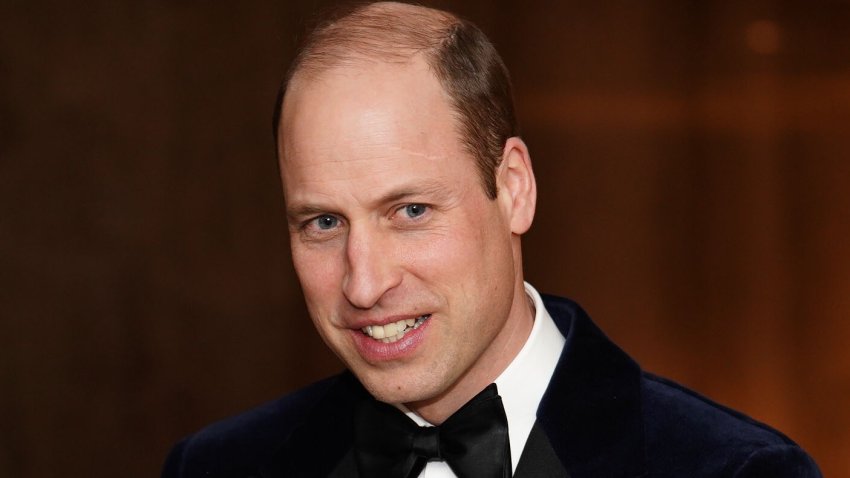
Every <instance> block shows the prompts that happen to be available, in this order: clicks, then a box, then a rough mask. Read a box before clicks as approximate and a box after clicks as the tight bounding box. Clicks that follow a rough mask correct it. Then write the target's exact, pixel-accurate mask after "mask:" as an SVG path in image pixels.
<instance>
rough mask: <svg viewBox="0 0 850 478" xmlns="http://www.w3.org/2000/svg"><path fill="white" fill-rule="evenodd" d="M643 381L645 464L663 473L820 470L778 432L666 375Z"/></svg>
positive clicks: (802, 473) (810, 473) (801, 473)
mask: <svg viewBox="0 0 850 478" xmlns="http://www.w3.org/2000/svg"><path fill="white" fill-rule="evenodd" d="M641 383H642V387H641V388H642V390H641V393H642V400H641V401H642V405H643V407H642V408H643V414H644V420H643V422H644V427H645V430H644V432H645V437H646V449H647V460H648V465H649V468H650V469H653V470H664V473H663V474H662V476H735V477H741V478H744V477H768V476H770V477H783V476H786V477H819V476H821V475H820V472H819V471H818V468H817V465H815V463H814V461H812V459H811V458H810V457H809V456H808V455H807V454H806V453H805V452H804V451H803V450H802V449H801V448H800V447H799V446H798V445H797V444H796V443H794V442H793V441H792V440H791V439H789V438H788V437H786V436H785V435H783V434H782V433H781V432H779V431H777V430H775V429H773V428H771V427H769V426H767V425H765V424H763V423H760V422H758V421H756V420H754V419H752V418H750V417H748V416H746V415H744V414H743V413H740V412H737V411H735V410H732V409H730V408H727V407H724V406H722V405H719V404H717V403H715V402H713V401H711V400H709V399H708V398H706V397H703V396H702V395H700V394H698V393H696V392H694V391H692V390H689V389H687V388H685V387H683V386H681V385H679V384H677V383H675V382H673V381H670V380H667V379H665V378H662V377H658V376H656V375H653V374H650V373H643V374H642V380H641Z"/></svg>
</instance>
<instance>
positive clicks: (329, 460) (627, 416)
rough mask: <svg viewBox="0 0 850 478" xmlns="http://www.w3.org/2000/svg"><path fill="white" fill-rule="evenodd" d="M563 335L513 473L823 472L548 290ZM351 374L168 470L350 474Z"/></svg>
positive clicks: (197, 441)
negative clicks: (631, 351) (654, 365)
mask: <svg viewBox="0 0 850 478" xmlns="http://www.w3.org/2000/svg"><path fill="white" fill-rule="evenodd" d="M544 303H545V304H546V309H547V310H548V311H549V313H550V315H551V316H552V318H553V319H554V321H555V323H556V324H557V326H558V328H559V329H560V331H561V333H562V334H563V335H564V337H565V338H566V343H565V345H564V350H563V352H562V353H561V358H560V360H559V362H558V366H557V368H556V370H555V374H554V376H553V378H552V380H551V382H550V383H549V387H548V388H547V390H546V393H545V395H544V396H543V400H542V401H541V403H540V407H539V408H538V410H537V423H536V424H535V428H534V430H533V433H532V436H531V437H529V441H528V443H527V444H526V448H525V450H523V452H522V455H521V458H520V461H519V464H518V465H517V470H516V473H515V475H514V476H515V477H518V478H537V477H539V476H559V477H566V476H569V477H571V478H591V477H594V478H598V477H623V478H625V477H635V478H636V477H658V478H668V477H670V478H672V477H693V478H703V477H705V478H708V477H730V478H731V477H735V478H761V477H765V478H766V477H780V478H781V477H788V478H791V477H803V478H810V477H820V476H821V474H820V471H819V470H818V468H817V465H816V464H815V463H814V461H812V459H811V458H810V457H809V456H808V455H807V454H806V453H805V452H804V451H803V450H802V449H801V448H800V447H799V446H797V445H796V444H795V443H794V442H793V441H791V440H790V439H789V438H787V437H786V436H784V435H783V434H782V433H780V432H778V431H776V430H774V429H772V428H770V427H768V426H767V425H764V424H761V423H759V422H756V421H755V420H753V419H751V418H749V417H747V416H745V415H743V414H741V413H739V412H736V411H734V410H731V409H728V408H726V407H723V406H721V405H718V404H716V403H714V402H712V401H710V400H708V399H707V398H705V397H702V396H700V395H699V394H697V393H695V392H692V391H690V390H688V389H686V388H684V387H682V386H680V385H678V384H676V383H674V382H671V381H669V380H666V379H663V378H661V377H657V376H655V375H652V374H649V373H646V372H643V371H641V369H640V368H639V367H638V365H637V364H636V363H635V362H634V361H633V360H632V359H631V358H629V357H628V356H627V355H626V354H625V353H624V352H623V351H622V350H620V349H619V348H618V347H617V346H616V345H614V344H613V343H612V342H611V341H610V340H608V338H607V337H605V335H604V334H603V333H602V332H601V331H600V330H599V329H598V328H597V327H596V326H595V325H594V324H593V322H592V321H591V320H590V318H589V317H588V316H587V314H586V313H585V312H584V311H583V310H582V309H581V308H580V307H579V306H578V305H577V304H575V303H574V302H572V301H570V300H567V299H563V298H557V297H551V296H544ZM368 398H369V395H368V393H367V392H366V391H365V389H364V388H363V387H362V386H361V385H360V383H359V382H358V381H357V380H356V378H355V377H354V376H353V375H352V374H351V373H349V372H343V373H342V374H340V375H337V376H335V377H332V378H329V379H325V380H323V381H321V382H318V383H316V384H313V385H311V386H309V387H307V388H305V389H303V390H301V391H298V392H295V393H293V394H290V395H287V396H285V397H283V398H281V399H279V400H277V401H274V402H271V403H269V404H266V405H264V406H261V407H259V408H256V409H254V410H252V411H249V412H246V413H244V414H241V415H238V416H236V417H233V418H230V419H227V420H224V421H222V422H219V423H217V424H213V425H211V426H209V427H207V428H205V429H203V430H201V431H200V432H198V433H196V434H194V435H192V436H190V437H188V438H186V439H184V440H183V441H181V442H180V443H178V444H177V445H176V446H175V447H174V448H173V449H172V451H171V453H170V454H169V456H168V458H167V459H166V462H165V465H164V468H163V472H162V477H163V478H200V477H205V478H206V477H218V478H249V477H256V478H284V477H285V478H290V477H304V478H306V477H357V470H356V465H355V461H354V459H353V454H352V452H351V447H352V441H353V416H354V408H355V406H356V405H357V403H358V402H359V401H360V400H365V399H368Z"/></svg>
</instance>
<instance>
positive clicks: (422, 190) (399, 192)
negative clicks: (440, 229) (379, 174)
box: [286, 181, 450, 220]
mask: <svg viewBox="0 0 850 478" xmlns="http://www.w3.org/2000/svg"><path fill="white" fill-rule="evenodd" d="M449 195H450V190H449V188H447V187H446V186H445V185H443V184H440V183H438V182H437V181H421V182H417V183H414V184H405V185H402V186H400V187H398V188H396V189H392V190H390V191H388V192H387V193H386V194H384V195H383V196H380V197H378V198H377V199H375V200H374V201H371V202H370V205H371V206H372V207H375V206H378V205H381V204H387V203H393V202H397V201H402V200H405V199H409V198H412V197H421V196H430V197H435V196H436V197H445V196H449ZM333 212H334V208H333V207H326V206H322V205H320V204H311V203H305V204H295V205H294V206H293V207H291V208H289V207H288V208H287V209H286V215H287V216H288V217H289V219H290V220H297V219H300V218H303V217H308V216H315V215H319V214H327V213H333Z"/></svg>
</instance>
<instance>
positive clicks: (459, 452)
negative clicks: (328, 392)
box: [354, 383, 511, 478]
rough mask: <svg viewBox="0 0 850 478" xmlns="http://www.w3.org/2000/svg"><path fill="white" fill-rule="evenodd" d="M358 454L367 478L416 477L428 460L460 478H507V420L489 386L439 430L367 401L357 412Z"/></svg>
mask: <svg viewBox="0 0 850 478" xmlns="http://www.w3.org/2000/svg"><path fill="white" fill-rule="evenodd" d="M354 420H355V425H354V433H355V454H356V457H357V467H358V469H359V470H360V474H361V475H362V476H363V477H364V478H415V477H417V476H419V473H421V472H422V469H423V468H424V467H425V464H426V463H427V462H428V461H429V460H442V461H445V462H446V463H448V465H449V467H451V469H452V471H454V472H455V474H456V475H457V476H458V478H473V477H474V478H508V477H510V476H511V449H510V442H509V441H508V419H507V417H506V416H505V409H504V407H503V406H502V398H501V397H500V396H499V394H498V391H497V390H496V384H495V383H493V384H490V385H489V386H488V387H487V388H485V389H484V390H483V391H482V392H481V393H479V394H478V395H476V396H475V397H474V398H473V399H472V400H470V401H469V402H467V403H466V404H465V405H464V406H463V407H461V408H460V410H458V411H456V412H455V413H454V415H452V416H450V417H449V418H448V419H447V420H446V421H445V422H443V424H442V425H440V426H438V427H420V426H417V425H416V424H415V423H414V422H413V421H412V420H410V419H409V418H408V417H407V416H405V415H404V413H402V412H401V411H400V410H399V409H397V408H395V407H394V406H392V405H388V404H386V403H382V402H379V401H377V400H365V401H364V402H362V403H361V404H360V405H359V406H358V408H357V412H356V413H355V418H354Z"/></svg>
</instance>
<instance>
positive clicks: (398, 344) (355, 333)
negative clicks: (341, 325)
mask: <svg viewBox="0 0 850 478" xmlns="http://www.w3.org/2000/svg"><path fill="white" fill-rule="evenodd" d="M402 318H403V317H398V318H395V319H392V318H391V319H388V320H386V321H385V322H382V323H381V322H370V323H365V322H364V323H363V325H359V326H357V328H356V329H355V328H352V329H350V333H351V335H352V338H353V340H354V345H355V347H356V348H357V352H358V353H359V354H360V356H361V357H362V358H363V359H364V360H365V361H367V362H369V363H378V362H389V361H393V360H401V359H404V358H406V357H409V356H411V355H413V354H414V353H415V352H416V350H417V349H418V348H419V345H420V344H421V343H422V342H423V340H424V339H425V336H426V333H427V332H426V331H427V330H428V326H429V325H430V323H431V320H432V319H433V316H431V317H429V318H428V320H426V321H424V322H422V324H421V325H419V327H417V328H415V329H412V330H410V331H409V332H405V334H404V337H402V338H401V339H399V340H397V341H395V342H391V343H388V344H386V343H384V342H381V341H380V340H375V339H373V338H372V337H369V336H368V335H366V334H364V333H363V332H362V331H361V330H360V329H361V328H362V327H366V326H367V325H384V324H389V323H391V322H394V321H395V322H397V321H398V320H401V319H402Z"/></svg>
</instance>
